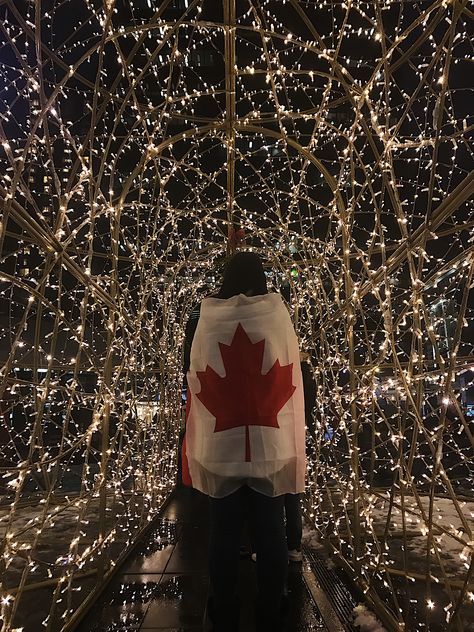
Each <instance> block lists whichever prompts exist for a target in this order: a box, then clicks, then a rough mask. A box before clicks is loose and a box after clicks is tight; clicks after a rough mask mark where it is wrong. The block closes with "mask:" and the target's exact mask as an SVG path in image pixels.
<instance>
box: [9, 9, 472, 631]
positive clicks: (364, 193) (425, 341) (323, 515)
mask: <svg viewBox="0 0 474 632" xmlns="http://www.w3.org/2000/svg"><path fill="white" fill-rule="evenodd" d="M17 4H18V3H15V2H12V1H11V0H6V2H4V3H3V4H2V9H1V11H2V35H1V37H2V43H1V47H0V51H1V53H0V99H1V111H0V117H1V120H0V144H1V148H0V161H1V167H2V168H1V170H0V174H1V175H0V199H1V203H2V210H3V219H2V224H1V237H0V240H1V241H0V243H1V257H2V276H1V278H0V306H1V331H0V348H1V349H3V351H2V362H3V368H2V373H1V380H2V382H1V393H2V415H3V419H4V424H3V430H2V442H1V447H0V455H1V462H0V470H1V475H2V479H1V480H2V484H1V488H0V491H1V494H2V508H0V529H1V533H2V537H3V538H4V542H3V568H2V572H3V586H4V593H3V596H2V603H1V617H2V626H3V627H2V629H3V630H11V629H18V630H20V629H22V628H23V627H24V629H25V630H27V629H28V628H27V624H26V623H25V617H26V613H27V611H28V595H29V594H31V592H30V591H29V590H28V586H29V585H32V584H35V585H41V582H43V583H44V585H45V586H50V587H51V586H53V590H52V593H51V594H52V600H51V603H50V604H49V606H48V616H47V617H46V618H45V619H44V622H43V629H48V626H50V627H49V629H53V628H54V626H55V625H56V628H54V629H58V630H59V629H61V627H62V626H63V625H67V622H68V621H69V620H70V619H71V617H72V616H73V613H74V610H75V609H77V608H78V607H79V608H80V607H81V606H80V604H81V603H84V601H85V595H84V592H85V591H86V584H81V586H80V587H82V588H83V590H81V592H80V593H79V592H77V588H78V583H79V582H80V581H81V577H86V576H87V577H89V575H87V573H89V574H97V573H98V576H99V577H101V576H103V574H104V573H107V572H109V571H112V570H113V567H114V565H115V564H116V562H117V555H118V554H117V551H124V550H126V549H127V547H128V546H129V545H130V544H131V543H132V542H133V541H134V539H135V538H136V536H137V534H138V533H139V532H140V529H141V528H143V527H144V526H145V525H147V524H148V523H149V521H150V520H151V519H152V517H153V516H154V515H155V514H156V512H157V511H158V509H159V507H160V506H161V504H162V502H163V500H164V499H165V498H166V496H167V495H168V494H169V492H170V490H171V489H172V487H173V484H174V481H175V477H176V468H177V442H178V436H179V431H180V426H181V425H182V417H183V406H182V404H183V399H182V377H183V376H182V369H181V367H182V360H181V358H182V346H183V341H184V332H185V324H186V321H187V317H188V316H189V314H190V311H191V309H192V307H193V305H194V304H195V303H196V302H197V301H199V300H200V299H201V298H202V297H203V296H205V295H208V294H209V293H212V292H213V291H214V290H215V288H216V287H217V286H218V283H219V280H220V273H221V271H222V267H223V262H224V260H225V256H226V246H227V236H228V234H229V228H237V227H238V228H243V229H244V231H245V236H246V237H245V247H247V248H251V249H253V250H256V251H258V252H260V253H261V254H262V256H263V257H264V259H265V261H266V266H267V272H268V280H269V284H270V285H271V287H272V288H273V289H276V290H278V291H281V292H282V293H283V294H284V296H285V297H286V298H287V300H288V303H289V308H290V310H291V313H292V316H293V319H294V322H295V325H296V328H297V330H298V334H299V337H300V341H301V348H302V349H303V350H305V351H307V352H308V354H309V361H310V363H311V366H312V368H313V371H314V375H315V378H316V382H317V404H316V409H315V411H314V413H315V429H316V432H315V434H314V436H313V437H312V438H311V439H310V440H309V444H308V493H307V498H306V508H307V517H308V520H310V522H311V524H312V525H313V526H314V527H315V528H316V529H317V530H318V531H319V532H320V534H321V541H324V542H325V543H326V545H327V547H329V548H330V549H331V550H332V551H333V552H334V553H335V554H336V557H337V558H338V559H339V560H340V563H341V564H342V565H343V566H344V568H345V569H346V571H348V572H349V573H350V574H352V575H353V577H354V579H355V580H356V581H357V582H358V583H359V586H360V587H361V589H362V590H363V592H364V593H365V594H367V595H368V597H369V598H370V599H371V603H372V604H375V607H376V608H377V614H378V615H379V617H380V618H381V619H382V620H385V621H389V622H390V623H391V625H392V628H394V626H395V625H397V626H399V629H405V630H407V629H410V630H413V631H415V630H426V629H429V627H430V625H431V624H432V623H433V622H435V624H436V625H440V626H441V625H444V624H445V623H446V624H449V625H457V626H458V627H457V628H452V629H461V627H462V625H463V622H464V621H467V620H469V618H470V617H471V615H472V608H473V606H472V601H473V596H472V595H473V592H472V590H473V578H472V573H473V564H472V552H473V548H474V545H473V537H472V530H473V521H474V498H473V497H472V475H473V433H472V416H473V388H474V383H473V380H474V353H473V343H472V340H473V339H474V337H473V327H472V308H471V307H470V304H469V290H470V287H471V286H472V282H473V274H474V255H473V239H472V228H473V226H474V221H473V218H472V193H473V192H474V189H473V178H472V167H473V160H472V155H473V151H472V150H473V147H472V130H473V124H474V120H473V117H472V111H469V104H470V102H471V101H472V97H473V86H472V81H470V80H469V77H470V74H469V73H470V64H472V44H471V41H470V32H472V24H471V22H470V20H471V14H470V13H469V12H468V10H467V9H466V6H465V3H463V2H450V1H448V0H445V1H443V2H423V1H420V2H417V3H413V2H409V1H401V0H386V1H385V2H373V1H372V0H371V1H360V2H350V1H346V2H340V1H329V0H323V1H318V2H315V1H313V0H301V1H299V2H297V1H296V0H289V1H288V2H275V1H273V0H247V1H246V2H245V3H238V5H239V6H238V8H237V10H236V14H235V15H234V9H233V3H232V2H228V1H227V0H224V2H223V4H222V8H221V5H220V4H219V3H206V2H204V1H203V0H171V2H169V3H153V2H149V1H148V0H134V1H133V2H124V1H122V0H106V1H104V2H92V1H91V0H83V2H74V3H70V2H69V3H68V2H66V3H64V2H63V3H55V4H54V8H51V6H50V4H47V3H44V6H41V4H38V3H35V2H33V1H28V2H25V3H24V6H23V5H22V8H19V7H18V6H17ZM211 5H212V6H211ZM38 7H40V10H39V11H38ZM156 7H158V8H156ZM468 69H469V70H468ZM59 534H61V537H59ZM44 547H47V548H48V547H49V548H48V550H49V552H50V553H51V555H50V556H49V557H50V558H51V559H49V558H48V559H49V561H47V562H46V561H45V557H44V556H42V555H41V550H42V549H44ZM448 553H450V554H449V555H448ZM178 589H179V590H178ZM143 590H144V596H142V597H139V598H140V599H142V598H143V599H145V598H148V597H149V596H150V595H152V594H155V592H156V590H157V588H156V586H155V585H153V584H151V585H150V586H149V587H145V588H144V589H143ZM170 590H174V588H173V587H170ZM176 590H177V591H178V592H180V590H181V589H180V587H179V586H178V587H177V589H176ZM75 591H76V592H75ZM130 592H132V593H133V594H135V592H134V589H133V587H130V586H128V585H127V586H124V590H123V595H124V599H125V598H127V599H128V598H129V596H130ZM145 593H146V594H145ZM137 594H138V593H137ZM78 595H79V596H80V599H78ZM147 595H148V597H147ZM405 597H406V599H405ZM137 598H138V597H137ZM407 604H408V605H407ZM413 604H414V605H413ZM124 616H125V619H124V622H125V620H126V621H129V619H128V618H127V617H126V613H124ZM132 618H133V617H132ZM133 622H134V623H135V622H136V620H135V619H133ZM19 626H20V627H19ZM51 626H53V627H51ZM35 629H39V628H38V627H36V628H35ZM394 629H395V628H394Z"/></svg>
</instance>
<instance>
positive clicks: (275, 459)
mask: <svg viewBox="0 0 474 632" xmlns="http://www.w3.org/2000/svg"><path fill="white" fill-rule="evenodd" d="M187 379H188V411H187V422H186V439H185V446H184V455H183V457H184V458H183V469H184V470H185V471H184V473H183V478H184V479H185V480H186V479H187V480H188V482H190V483H191V484H192V486H193V487H195V488H196V489H199V490H200V491H202V492H204V493H205V494H208V495H210V496H213V497H216V498H221V497H224V496H227V495H228V494H231V493H232V492H234V491H235V490H237V489H238V488H239V487H241V486H242V485H244V484H246V485H248V486H249V487H252V488H253V489H255V490H256V491H258V492H261V493H263V494H265V495H267V496H279V495H281V494H286V493H299V492H302V491H303V490H304V479H305V470H306V467H305V437H304V423H305V417H304V398H303V383H302V377H301V369H300V361H299V348H298V341H297V338H296V334H295V332H294V329H293V326H292V323H291V320H290V316H289V314H288V311H287V310H286V308H285V305H284V303H283V301H282V299H281V297H280V295H279V294H265V295H263V296H250V297H249V296H244V295H243V294H239V295H238V296H234V297H232V298H230V299H226V300H223V299H215V298H207V299H204V300H203V302H202V304H201V316H200V319H199V322H198V325H197V328H196V333H195V335H194V340H193V343H192V347H191V362H190V368H189V372H188V375H187Z"/></svg>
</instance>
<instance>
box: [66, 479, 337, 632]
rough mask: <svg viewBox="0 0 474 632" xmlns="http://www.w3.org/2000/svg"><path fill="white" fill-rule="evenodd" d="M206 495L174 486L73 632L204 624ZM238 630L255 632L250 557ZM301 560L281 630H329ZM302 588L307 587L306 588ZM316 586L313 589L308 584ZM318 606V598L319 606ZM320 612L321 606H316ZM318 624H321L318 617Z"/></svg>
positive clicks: (183, 629) (184, 628) (293, 569)
mask: <svg viewBox="0 0 474 632" xmlns="http://www.w3.org/2000/svg"><path fill="white" fill-rule="evenodd" d="M207 520H208V511H207V498H206V497H205V496H203V495H202V494H199V493H198V492H195V491H193V490H188V489H180V490H178V491H176V492H175V493H174V494H173V496H172V498H171V500H170V502H169V503H168V504H167V506H166V507H165V509H164V511H163V512H162V514H161V515H160V518H159V520H158V521H157V523H156V526H155V527H154V528H153V529H152V531H151V532H150V533H149V535H148V537H147V538H146V539H145V540H144V541H143V542H142V543H140V544H139V545H138V547H137V548H136V549H135V551H134V553H133V554H132V555H131V556H130V559H129V560H127V561H126V562H125V564H124V565H123V566H122V567H121V568H120V569H119V571H118V573H117V575H116V577H115V579H114V580H113V581H112V582H111V584H110V585H109V587H108V588H107V590H106V591H105V592H104V593H103V595H102V596H101V597H100V599H99V600H98V602H97V603H96V604H95V606H94V607H93V608H92V610H91V611H90V612H89V614H88V615H87V617H86V618H85V619H84V620H83V621H82V623H81V624H80V625H79V627H78V628H77V632H134V631H137V630H140V631H147V632H153V631H154V632H197V631H198V630H199V631H203V630H209V629H210V627H209V624H208V623H207V621H206V612H205V610H206V603H207V597H208V589H209V581H208V576H207V536H208V524H207ZM240 570H241V600H242V611H241V625H240V630H241V632H255V627H254V624H253V610H252V605H253V601H254V596H255V591H256V587H255V586H256V585H255V577H254V576H255V573H254V563H253V562H252V561H251V560H250V559H248V558H247V559H243V560H242V561H241V569H240ZM308 572H309V567H308V565H307V563H306V562H303V565H301V564H290V569H289V578H288V590H289V598H290V613H289V620H288V625H287V632H310V631H311V632H335V631H336V630H337V629H341V630H345V629H346V628H345V627H344V628H338V627H337V625H336V624H335V625H336V627H334V626H333V625H330V626H327V625H326V624H325V623H324V620H323V617H322V615H321V613H320V610H319V608H318V606H317V605H316V602H315V601H314V599H313V595H314V594H316V592H317V590H316V591H315V590H314V585H313V587H312V586H311V581H308ZM308 586H309V588H308ZM316 588H317V587H316ZM320 605H321V604H320ZM321 610H322V611H323V610H324V604H323V607H322V608H321ZM325 620H326V623H327V622H328V618H327V615H325Z"/></svg>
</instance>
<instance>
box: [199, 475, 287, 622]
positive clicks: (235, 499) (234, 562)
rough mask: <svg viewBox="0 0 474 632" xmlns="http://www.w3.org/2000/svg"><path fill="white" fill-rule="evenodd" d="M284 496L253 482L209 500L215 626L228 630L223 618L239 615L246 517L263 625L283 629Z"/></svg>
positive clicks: (258, 610) (210, 567) (259, 610)
mask: <svg viewBox="0 0 474 632" xmlns="http://www.w3.org/2000/svg"><path fill="white" fill-rule="evenodd" d="M283 506H284V496H277V497H275V498H270V497H268V496H264V495H263V494H259V493H258V492H256V491H254V490H253V489H250V488H249V487H241V488H240V489H239V490H237V491H236V492H234V493H233V494H230V495H229V496H226V497H225V498H211V499H210V542H209V574H210V580H211V586H212V592H213V597H214V606H215V613H216V621H218V622H219V625H216V627H215V629H216V630H220V629H222V630H230V629H231V626H230V625H228V626H227V628H226V627H225V622H222V618H223V617H224V618H225V616H227V617H228V618H229V617H232V616H234V617H235V616H236V614H235V613H236V612H237V616H238V607H236V604H237V598H238V594H237V593H238V580H239V560H240V539H241V532H242V526H243V523H244V521H245V519H247V518H248V520H249V523H250V528H251V533H252V539H253V541H254V542H255V548H256V553H257V586H258V598H257V619H259V620H260V622H261V625H260V627H259V630H260V629H261V630H264V629H265V630H266V629H268V630H270V629H272V626H273V629H275V630H278V629H280V627H279V626H280V619H281V617H280V607H281V604H282V599H283V595H284V591H285V584H286V576H287V571H288V549H287V546H286V534H285V526H284V508H283Z"/></svg>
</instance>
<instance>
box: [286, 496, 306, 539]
mask: <svg viewBox="0 0 474 632" xmlns="http://www.w3.org/2000/svg"><path fill="white" fill-rule="evenodd" d="M285 515H286V543H287V545H288V550H289V551H294V550H296V551H300V550H301V536H302V535H303V517H302V513H301V494H285Z"/></svg>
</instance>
